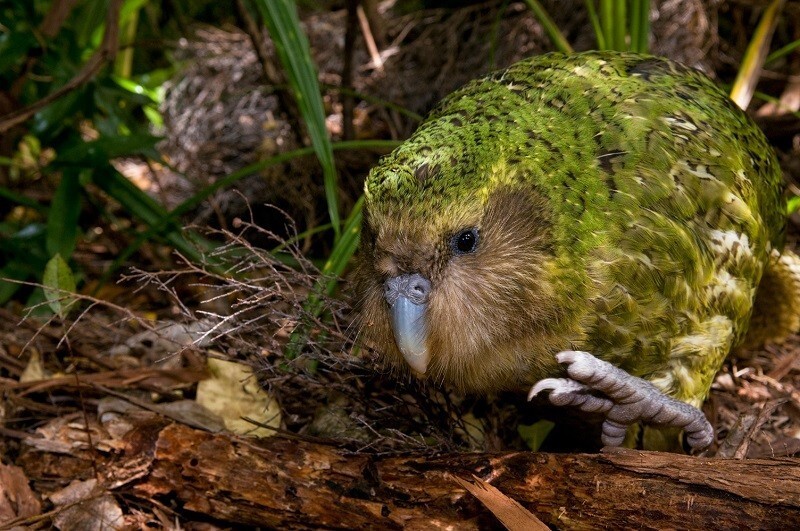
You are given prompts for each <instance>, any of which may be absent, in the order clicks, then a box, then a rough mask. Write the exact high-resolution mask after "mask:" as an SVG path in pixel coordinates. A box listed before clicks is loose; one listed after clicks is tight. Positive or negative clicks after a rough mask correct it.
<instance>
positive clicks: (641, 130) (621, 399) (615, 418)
mask: <svg viewBox="0 0 800 531" xmlns="http://www.w3.org/2000/svg"><path fill="white" fill-rule="evenodd" d="M364 190H365V203H364V205H365V212H364V223H363V230H362V236H361V243H360V252H359V263H358V267H357V271H356V292H357V299H358V300H359V301H360V302H359V306H360V316H361V317H360V318H361V326H360V330H361V334H362V337H363V338H364V340H365V341H366V342H367V343H368V344H370V345H372V346H373V347H375V348H376V349H377V350H378V351H379V352H381V353H382V354H383V356H384V357H385V359H386V360H387V361H388V362H389V363H390V364H392V365H394V366H397V367H402V366H405V367H407V368H408V369H410V371H411V372H412V373H413V374H416V375H418V376H422V377H426V378H429V379H431V380H433V381H434V382H440V383H447V384H450V385H453V386H455V387H456V388H458V389H461V390H463V391H466V392H474V393H490V392H495V391H499V390H515V389H519V390H522V389H530V396H533V395H536V394H538V393H540V392H542V391H549V400H550V401H551V402H552V403H553V404H555V405H560V406H574V407H577V408H579V409H581V410H583V411H587V412H599V413H602V414H603V415H604V418H605V420H604V422H603V426H602V442H603V443H604V444H606V445H620V444H622V443H623V441H624V439H625V436H626V432H627V431H628V429H629V427H631V426H636V425H638V424H639V423H644V424H646V425H655V426H660V427H662V428H666V430H667V431H669V430H670V429H671V430H672V431H673V432H674V431H676V430H677V431H678V432H679V431H680V430H683V431H684V432H685V434H686V440H687V442H688V444H689V445H690V446H692V447H693V448H704V447H706V446H708V445H709V444H710V443H711V442H712V441H713V429H712V427H711V425H710V424H709V423H708V421H707V420H706V418H705V416H704V415H703V413H702V412H701V411H700V410H699V409H698V408H699V407H700V405H701V404H702V402H703V400H704V399H705V398H706V396H707V395H708V393H709V389H710V387H711V383H712V380H713V378H714V376H715V374H716V372H717V371H718V370H719V369H720V367H721V365H722V363H723V361H724V359H725V357H726V356H727V355H728V354H729V352H730V351H731V349H733V348H734V347H736V346H737V345H740V344H742V342H743V341H744V339H745V333H746V332H747V329H748V323H749V322H750V320H751V314H752V313H753V311H754V307H756V310H755V311H756V312H758V313H759V316H758V318H759V319H760V321H761V322H762V324H764V326H767V328H770V327H771V329H770V330H767V331H763V330H762V331H761V332H760V336H759V338H760V339H777V338H780V337H783V336H786V335H788V334H789V332H790V331H791V330H792V329H796V328H797V327H798V323H799V322H800V321H798V315H800V310H798V308H797V305H796V304H795V302H793V301H794V297H795V296H796V293H797V290H796V289H794V290H793V284H792V282H793V280H792V279H793V278H797V276H796V275H795V276H792V275H787V274H786V271H787V270H788V269H789V268H790V267H791V264H792V263H793V262H792V261H791V260H788V261H787V260H786V256H788V255H782V254H781V250H782V248H783V236H784V224H785V215H784V208H783V206H784V202H783V197H782V193H783V186H782V179H781V171H780V168H779V166H778V162H777V160H776V157H775V155H774V153H773V151H772V149H771V147H770V146H769V144H768V143H767V141H766V139H765V137H764V135H763V134H762V132H761V131H760V130H759V129H758V127H757V126H756V125H755V124H754V123H753V121H752V120H751V119H750V118H749V117H748V116H747V115H746V114H745V113H744V112H742V111H741V110H740V109H739V108H738V107H736V105H735V104H734V103H733V102H732V101H731V100H730V99H729V97H728V96H727V95H726V94H725V93H724V92H723V91H722V90H720V89H719V88H718V87H717V86H716V85H715V84H714V83H713V82H712V81H711V80H710V79H709V78H707V77H706V76H705V75H703V74H702V73H700V72H698V71H695V70H693V69H691V68H688V67H686V66H683V65H680V64H678V63H675V62H672V61H669V60H666V59H662V58H658V57H654V56H649V55H641V54H633V53H617V52H586V53H580V54H574V55H563V54H558V53H551V54H546V55H542V56H538V57H534V58H531V59H528V60H525V61H522V62H519V63H517V64H514V65H512V66H511V67H509V68H507V69H505V70H502V71H499V72H495V73H493V74H490V75H489V76H487V77H485V78H483V79H479V80H476V81H473V82H471V83H468V84H467V85H466V86H464V87H463V88H461V89H460V90H458V91H456V92H455V93H453V94H451V95H450V96H448V97H447V98H445V99H444V101H443V102H442V103H441V104H440V105H439V106H438V107H437V108H436V109H435V110H434V111H433V112H432V114H431V115H430V116H429V117H428V118H427V120H426V121H425V122H424V123H423V124H422V125H421V126H420V127H419V129H418V130H417V131H416V132H415V133H414V135H413V136H412V137H411V138H410V139H409V140H407V141H406V142H405V143H403V144H402V145H401V146H400V147H398V148H397V149H396V150H395V151H394V152H392V153H391V154H390V155H388V156H386V157H385V158H384V159H382V160H381V162H380V163H379V164H378V166H377V167H375V168H374V169H373V170H372V171H371V172H370V174H369V176H368V177H367V180H366V183H365V188H364ZM770 272H774V273H775V274H773V275H772V277H770ZM762 276H764V278H765V282H766V279H767V277H770V278H772V279H773V280H774V279H777V281H772V282H771V289H770V290H769V291H770V296H771V297H778V298H780V297H783V299H781V300H779V301H778V302H773V303H770V304H761V305H759V304H757V303H756V290H757V288H758V286H759V283H760V282H761V280H762ZM781 279H783V282H780V280H781ZM759 308H761V309H759ZM778 310H780V311H778ZM764 312H766V313H764ZM770 312H772V313H770Z"/></svg>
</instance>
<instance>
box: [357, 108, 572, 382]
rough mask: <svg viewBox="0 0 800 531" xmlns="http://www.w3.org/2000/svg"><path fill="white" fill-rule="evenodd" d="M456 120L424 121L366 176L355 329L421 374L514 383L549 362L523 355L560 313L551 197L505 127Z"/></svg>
mask: <svg viewBox="0 0 800 531" xmlns="http://www.w3.org/2000/svg"><path fill="white" fill-rule="evenodd" d="M452 121H453V118H452V117H448V116H445V117H439V118H438V119H437V120H434V121H432V122H430V121H429V122H427V123H426V124H425V125H423V126H422V128H421V129H420V130H419V131H418V132H417V133H416V134H415V135H414V136H413V137H412V138H411V139H410V140H409V141H408V142H406V143H405V144H403V145H402V146H401V147H400V148H398V149H397V150H396V151H395V152H393V153H392V154H391V155H389V156H388V157H386V158H385V159H384V160H382V161H381V163H380V164H379V165H378V166H377V167H376V168H374V169H373V170H372V172H371V173H370V175H369V177H368V178H367V181H366V185H365V217H364V226H363V231H362V236H361V248H360V257H359V267H358V270H357V272H356V285H357V291H358V294H357V295H358V299H359V306H360V315H361V333H362V336H363V337H364V339H365V340H366V341H367V342H368V343H370V344H372V345H373V346H374V347H375V348H376V349H377V350H378V351H379V352H381V353H382V354H384V356H385V358H386V359H387V360H388V361H389V362H391V363H393V364H394V365H396V366H407V367H409V368H410V369H412V371H413V372H414V373H416V374H417V375H418V376H421V375H425V376H427V377H430V378H431V379H433V380H436V381H444V382H447V383H450V384H453V385H455V386H456V387H459V388H461V389H463V390H467V391H478V392H481V391H492V390H497V389H502V388H512V387H516V386H518V385H521V384H522V383H524V381H527V380H528V378H530V377H526V373H530V372H531V369H534V372H536V371H535V369H536V368H537V367H532V365H534V366H536V365H538V366H539V369H541V368H542V366H544V365H549V364H550V363H551V362H549V361H544V360H543V359H542V360H536V359H535V358H533V359H532V357H531V356H532V354H533V352H534V351H536V350H537V349H538V348H541V347H542V346H543V344H546V343H547V342H548V341H549V338H548V330H549V329H550V325H549V323H550V322H551V321H552V320H553V319H556V320H557V318H558V316H557V305H555V304H554V303H553V301H554V297H555V294H554V293H553V291H554V289H553V284H552V282H550V281H549V279H550V276H551V273H552V272H551V269H552V267H553V260H552V259H553V253H554V251H553V246H552V243H551V242H552V238H551V234H550V228H551V227H550V212H549V205H548V202H547V200H546V199H545V197H544V196H543V195H542V194H541V193H540V192H539V191H538V190H537V189H536V188H535V186H533V185H532V184H531V181H532V180H531V179H529V178H527V177H528V176H526V174H525V171H526V170H525V166H524V164H522V163H520V161H518V160H509V158H508V157H509V155H508V153H506V152H505V150H504V149H503V148H502V146H503V141H502V140H503V139H502V136H501V135H497V134H494V133H493V132H492V131H491V130H486V128H485V127H483V125H485V124H482V123H476V124H469V123H466V124H465V123H463V122H464V121H463V119H462V118H459V120H458V123H457V124H456V125H457V126H455V125H454V126H452V127H448V126H449V125H450V124H451V123H452ZM543 358H544V357H543Z"/></svg>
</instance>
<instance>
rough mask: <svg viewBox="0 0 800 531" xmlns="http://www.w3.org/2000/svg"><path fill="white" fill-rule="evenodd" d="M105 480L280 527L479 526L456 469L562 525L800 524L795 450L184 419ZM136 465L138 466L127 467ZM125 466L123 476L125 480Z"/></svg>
mask: <svg viewBox="0 0 800 531" xmlns="http://www.w3.org/2000/svg"><path fill="white" fill-rule="evenodd" d="M128 442H129V444H130V446H129V450H128V452H127V453H126V455H125V456H124V457H123V458H121V459H118V460H116V461H115V462H111V463H108V465H107V468H106V469H105V472H104V476H105V478H106V482H105V483H106V485H116V486H117V487H112V488H119V487H121V486H122V485H126V486H127V487H132V488H133V492H134V493H135V494H137V495H139V496H141V497H143V498H160V499H165V500H175V499H177V500H179V501H180V503H181V504H182V505H183V508H184V509H188V510H191V511H195V512H196V513H201V514H203V515H207V516H208V517H210V518H214V519H217V520H219V521H222V522H226V523H228V524H239V525H252V526H262V527H264V526H266V527H276V528H281V529H305V528H332V529H337V528H338V529H352V528H358V529H423V528H424V529H436V528H441V529H443V528H447V527H450V528H457V529H476V528H487V527H497V526H498V523H497V520H495V519H494V516H492V515H491V513H490V512H489V511H488V510H486V509H485V508H484V507H483V506H482V505H481V504H480V503H479V502H478V501H477V500H476V499H475V498H474V497H472V495H470V494H469V493H467V491H466V490H465V489H464V488H462V487H461V486H459V485H458V483H457V482H456V479H455V478H462V479H467V480H471V479H472V478H473V476H475V477H477V478H481V479H483V480H485V481H487V482H489V483H491V484H492V485H493V486H494V487H496V488H497V489H499V490H500V491H501V492H503V493H504V494H505V495H507V496H509V497H510V498H512V499H514V500H516V501H518V502H519V503H521V504H522V505H523V506H524V507H525V508H527V509H528V510H529V511H531V512H532V513H533V514H535V515H536V516H538V517H539V518H540V519H541V520H542V521H543V522H545V523H546V524H548V525H550V526H551V527H554V528H557V529H589V528H592V529H596V528H638V529H664V528H680V529H730V528H741V527H746V528H752V529H792V528H798V527H800V459H793V458H779V459H750V460H729V459H709V458H698V457H690V456H683V455H675V454H665V453H656V452H642V451H634V450H613V451H606V452H603V453H600V454H572V455H570V454H543V453H534V452H507V453H488V454H487V453H464V454H447V455H439V456H436V457H419V456H391V457H385V456H384V457H382V456H375V455H370V454H367V453H352V452H348V451H345V450H343V449H341V448H338V447H336V446H331V445H326V444H318V443H313V442H305V441H298V440H292V439H287V438H282V437H274V438H271V439H267V440H260V441H256V440H252V439H242V438H237V437H233V436H229V435H225V434H212V433H208V432H205V431H201V430H197V429H193V428H190V427H187V426H183V425H179V424H171V425H168V426H166V427H163V428H162V427H159V429H150V430H149V431H147V430H145V431H144V432H142V431H141V430H134V435H132V436H129V437H128ZM132 470H135V471H137V472H135V473H134V474H133V475H131V474H132V472H131V471H132ZM126 476H127V477H128V478H129V479H121V478H125V477H126Z"/></svg>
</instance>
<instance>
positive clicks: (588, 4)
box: [584, 0, 608, 50]
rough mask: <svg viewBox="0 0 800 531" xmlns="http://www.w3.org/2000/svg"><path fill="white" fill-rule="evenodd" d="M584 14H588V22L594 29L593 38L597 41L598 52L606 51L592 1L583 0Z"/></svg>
mask: <svg viewBox="0 0 800 531" xmlns="http://www.w3.org/2000/svg"><path fill="white" fill-rule="evenodd" d="M584 3H585V4H586V12H587V13H589V21H590V22H591V23H592V29H594V36H595V38H596V39H597V49H598V50H608V44H607V43H606V36H605V35H603V28H602V27H601V26H600V18H599V17H598V16H597V9H595V7H594V0H585V2H584Z"/></svg>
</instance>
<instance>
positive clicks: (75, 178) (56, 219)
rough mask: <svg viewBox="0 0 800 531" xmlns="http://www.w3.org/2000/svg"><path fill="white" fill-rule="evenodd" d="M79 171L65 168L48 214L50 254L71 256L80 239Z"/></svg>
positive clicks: (47, 246) (47, 244) (47, 245)
mask: <svg viewBox="0 0 800 531" xmlns="http://www.w3.org/2000/svg"><path fill="white" fill-rule="evenodd" d="M79 173H80V172H79V171H78V170H77V169H75V168H69V169H67V170H65V171H64V172H63V174H62V176H61V182H60V183H59V184H58V188H57V189H56V193H55V196H54V197H53V202H52V203H51V205H50V211H49V213H48V216H47V239H46V243H45V245H46V249H47V253H48V254H49V255H51V256H52V255H56V254H60V255H61V256H71V255H72V251H73V250H75V244H76V243H77V241H78V229H79V227H78V215H79V214H80V212H81V185H80V182H79Z"/></svg>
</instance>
